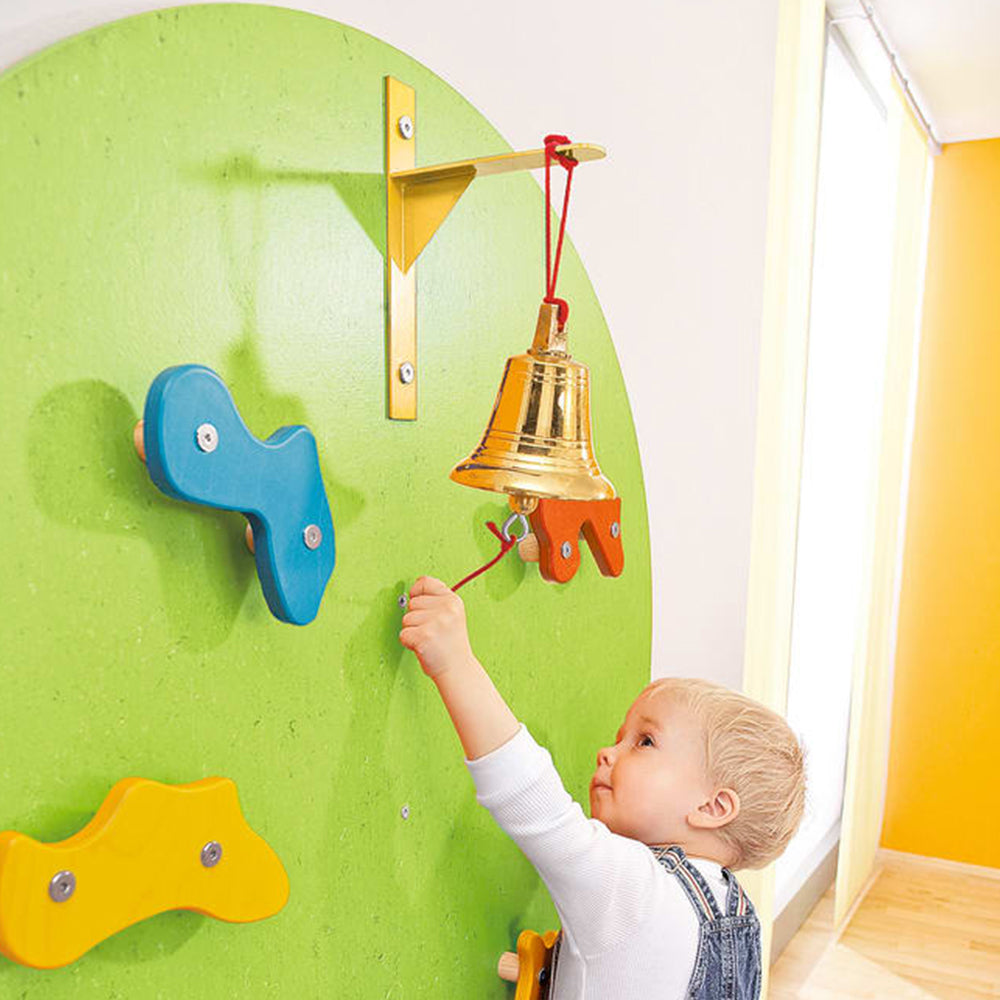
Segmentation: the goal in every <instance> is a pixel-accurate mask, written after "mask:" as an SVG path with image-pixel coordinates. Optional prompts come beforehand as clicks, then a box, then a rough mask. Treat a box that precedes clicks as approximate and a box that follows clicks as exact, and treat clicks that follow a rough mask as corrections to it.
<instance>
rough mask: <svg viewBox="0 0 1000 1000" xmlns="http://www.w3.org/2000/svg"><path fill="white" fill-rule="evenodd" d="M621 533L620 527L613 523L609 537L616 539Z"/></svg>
mask: <svg viewBox="0 0 1000 1000" xmlns="http://www.w3.org/2000/svg"><path fill="white" fill-rule="evenodd" d="M621 533H622V528H621V525H620V524H619V523H618V522H617V521H615V522H614V523H613V524H612V525H611V537H612V538H617V537H618V536H619V535H620V534H621Z"/></svg>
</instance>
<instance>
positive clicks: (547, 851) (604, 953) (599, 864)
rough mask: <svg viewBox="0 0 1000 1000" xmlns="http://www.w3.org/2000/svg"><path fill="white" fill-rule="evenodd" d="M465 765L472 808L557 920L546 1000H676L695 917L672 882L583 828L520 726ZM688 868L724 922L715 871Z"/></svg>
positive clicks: (604, 834) (647, 861) (714, 866)
mask: <svg viewBox="0 0 1000 1000" xmlns="http://www.w3.org/2000/svg"><path fill="white" fill-rule="evenodd" d="M466 765H467V766H468V768H469V771H470V772H471V774H472V778H473V781H474V782H475V785H476V798H477V800H478V801H479V802H480V803H482V805H484V806H486V808H487V809H489V811H490V813H491V814H492V815H493V818H494V819H495V820H496V821H497V823H499V824H500V826H501V827H502V828H503V829H504V830H505V831H506V832H507V833H508V834H509V835H510V836H511V837H512V838H513V840H514V841H515V842H516V843H517V845H518V846H519V847H520V848H521V850H522V851H523V852H524V853H525V855H526V856H527V858H528V860H529V861H530V862H531V863H532V864H533V865H534V866H535V869H536V870H537V871H538V874H539V875H541V877H542V879H543V881H544V882H545V885H546V887H547V888H548V890H549V894H550V895H551V897H552V902H553V903H554V904H555V907H556V910H557V911H558V913H559V919H560V921H561V922H562V944H561V945H560V950H559V961H558V964H557V969H556V975H555V980H554V982H553V985H552V989H551V994H550V995H551V997H552V1000H646V998H655V1000H683V998H684V995H685V991H686V989H687V986H688V983H689V981H690V979H691V973H692V971H693V969H694V960H695V953H696V951H697V947H698V917H697V915H696V913H695V911H694V908H693V907H692V906H691V903H690V902H689V900H688V897H687V896H686V895H685V893H684V890H683V889H682V888H681V886H680V883H679V882H678V881H677V876H675V875H672V874H670V873H669V872H668V871H666V869H665V868H664V867H663V866H662V865H661V864H660V863H659V862H658V861H657V860H656V858H655V857H654V856H653V853H652V851H650V849H649V848H648V847H646V845H645V844H643V843H641V842H640V841H638V840H632V839H631V838H629V837H621V836H619V835H618V834H616V833H612V832H611V831H610V830H609V829H608V828H607V827H606V826H605V825H604V824H603V823H602V822H601V821H600V820H596V819H587V817H586V816H584V814H583V810H582V809H581V808H580V806H579V804H578V803H576V802H574V801H573V799H572V798H571V797H570V795H569V793H568V792H567V791H566V789H565V788H564V787H563V784H562V781H560V779H559V775H558V773H557V772H556V769H555V767H554V766H553V764H552V757H551V756H550V755H549V752H548V751H547V750H545V749H543V748H542V747H540V746H539V745H538V744H537V743H536V742H535V741H534V740H533V739H532V737H531V734H530V733H529V732H528V730H527V729H526V728H525V727H524V726H523V725H522V726H521V728H520V730H519V731H518V733H517V735H515V736H514V737H513V738H512V739H510V740H509V741H508V742H507V743H505V744H504V745H503V746H501V747H498V748H497V749H496V750H493V751H492V752H491V753H488V754H487V755H486V756H485V757H480V758H479V759H478V760H473V761H466ZM688 860H690V861H691V863H692V864H693V865H694V866H695V867H696V868H697V869H698V871H699V872H700V873H701V874H702V875H703V876H704V877H705V881H706V882H707V883H708V885H709V886H710V887H711V889H712V892H713V893H714V894H715V898H716V900H717V901H718V903H719V907H720V909H722V912H723V913H724V912H725V901H726V890H727V886H726V882H725V880H724V877H723V875H722V868H721V866H720V865H719V864H718V863H717V862H715V861H708V860H706V859H704V858H689V859H688ZM535 929H536V930H537V931H539V932H541V931H544V930H547V928H544V927H539V928H535Z"/></svg>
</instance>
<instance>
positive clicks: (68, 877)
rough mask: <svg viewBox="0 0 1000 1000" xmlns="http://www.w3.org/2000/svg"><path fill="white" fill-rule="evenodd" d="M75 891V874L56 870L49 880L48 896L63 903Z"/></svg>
mask: <svg viewBox="0 0 1000 1000" xmlns="http://www.w3.org/2000/svg"><path fill="white" fill-rule="evenodd" d="M74 892H76V876H75V875H74V874H73V873H72V872H56V874H55V875H53V876H52V880H51V881H50V882H49V896H50V898H51V899H52V900H53V901H54V902H56V903H65V902H66V900H67V899H69V897H70V896H72V895H73V893H74Z"/></svg>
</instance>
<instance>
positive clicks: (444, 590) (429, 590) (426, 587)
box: [410, 576, 452, 599]
mask: <svg viewBox="0 0 1000 1000" xmlns="http://www.w3.org/2000/svg"><path fill="white" fill-rule="evenodd" d="M450 593H452V589H451V587H449V586H448V584H446V583H443V582H442V581H441V580H439V579H437V577H434V576H421V577H418V578H417V581H416V583H414V584H413V586H412V587H411V588H410V598H411V599H412V598H414V597H419V596H420V595H421V594H450Z"/></svg>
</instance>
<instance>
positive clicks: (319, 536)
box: [302, 524, 323, 549]
mask: <svg viewBox="0 0 1000 1000" xmlns="http://www.w3.org/2000/svg"><path fill="white" fill-rule="evenodd" d="M302 538H303V540H304V541H305V543H306V548H307V549H318V548H319V543H320V542H322V541H323V532H322V531H320V529H319V525H318V524H307V525H306V527H305V529H304V530H303V532H302Z"/></svg>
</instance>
